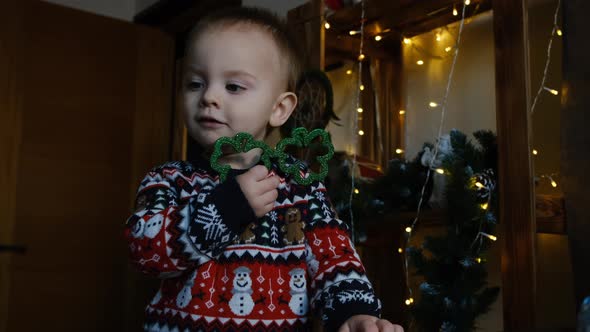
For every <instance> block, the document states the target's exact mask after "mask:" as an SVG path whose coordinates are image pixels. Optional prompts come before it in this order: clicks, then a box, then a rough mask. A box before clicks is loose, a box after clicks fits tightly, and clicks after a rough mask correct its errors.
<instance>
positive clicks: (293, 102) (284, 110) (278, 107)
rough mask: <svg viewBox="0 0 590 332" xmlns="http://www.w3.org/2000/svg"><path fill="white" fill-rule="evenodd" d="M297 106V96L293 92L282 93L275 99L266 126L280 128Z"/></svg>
mask: <svg viewBox="0 0 590 332" xmlns="http://www.w3.org/2000/svg"><path fill="white" fill-rule="evenodd" d="M295 106H297V96H296V95H295V94H294V93H293V92H283V93H281V95H280V96H279V97H278V98H277V102H276V103H275V106H274V108H273V110H272V113H271V115H270V119H269V121H268V124H269V125H270V126H271V127H280V126H282V125H283V123H285V122H287V120H288V119H289V116H291V113H293V111H294V110H295Z"/></svg>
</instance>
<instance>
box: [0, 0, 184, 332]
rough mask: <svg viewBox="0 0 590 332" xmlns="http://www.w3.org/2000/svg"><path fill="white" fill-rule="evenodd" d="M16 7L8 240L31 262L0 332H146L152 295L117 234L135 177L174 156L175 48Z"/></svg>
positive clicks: (108, 24) (122, 26) (38, 6)
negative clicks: (20, 17)
mask: <svg viewBox="0 0 590 332" xmlns="http://www.w3.org/2000/svg"><path fill="white" fill-rule="evenodd" d="M20 5H21V6H23V8H24V9H22V10H23V13H24V18H25V24H24V32H23V35H24V45H23V47H22V49H21V50H20V52H21V54H20V55H21V56H22V57H23V61H22V62H23V64H22V67H21V68H20V69H21V70H20V71H19V73H20V74H21V75H22V78H23V84H22V91H21V92H20V93H21V94H22V100H23V102H22V105H21V106H20V108H17V110H18V114H19V115H20V124H21V125H20V144H19V149H18V160H17V163H18V174H17V180H16V182H17V183H16V190H15V192H13V194H14V197H16V204H15V207H14V215H15V217H14V220H13V229H14V231H13V235H12V238H10V239H9V240H10V241H11V242H13V243H23V244H25V245H26V246H27V248H28V251H27V253H26V254H25V255H18V256H17V255H14V256H12V257H11V262H10V265H9V268H8V271H9V272H8V275H9V277H10V280H9V282H10V284H9V285H10V287H9V291H8V292H7V294H2V295H1V296H0V297H1V298H2V300H3V301H5V303H7V306H6V307H7V316H4V315H3V316H4V317H7V320H6V321H4V322H3V324H5V325H6V329H4V330H3V329H2V324H0V331H9V332H13V331H41V330H43V331H47V330H50V331H130V330H140V322H139V320H140V315H141V312H142V311H143V306H144V305H145V298H146V297H147V296H149V295H151V294H149V293H148V292H147V291H146V290H145V289H144V288H141V287H144V286H145V285H148V284H149V283H146V282H144V283H142V284H140V285H139V286H138V284H137V283H135V282H133V281H135V280H138V277H137V276H135V275H134V273H135V272H134V271H130V269H129V268H128V264H127V254H126V250H125V243H124V241H123V237H122V230H123V225H124V222H125V219H126V218H127V216H128V215H129V213H130V209H131V205H132V197H133V192H134V191H135V189H136V188H137V183H138V181H139V180H140V177H141V176H142V175H143V173H145V172H146V171H147V170H148V169H149V168H150V167H152V166H153V165H155V164H157V163H161V162H163V161H165V160H166V159H168V156H169V150H170V147H169V145H170V128H171V125H170V116H171V110H170V107H169V106H170V105H171V101H172V97H171V96H172V90H171V89H172V85H171V79H172V77H173V74H174V73H173V70H172V68H173V66H172V63H173V60H174V59H173V53H172V52H173V42H172V40H171V38H169V37H168V36H165V35H163V34H162V33H160V32H157V31H155V30H150V29H147V28H144V27H139V26H135V25H133V24H131V23H127V22H122V21H117V20H113V19H109V18H105V17H101V16H97V15H92V14H88V13H84V12H80V11H77V10H73V9H69V8H64V7H60V6H56V5H52V4H48V3H44V2H40V1H24V2H22V3H21V4H20ZM2 16H4V15H2ZM6 220H8V219H6ZM3 268H4V267H3ZM146 293H148V294H146ZM2 320H4V318H2Z"/></svg>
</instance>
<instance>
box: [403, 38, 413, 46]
mask: <svg viewBox="0 0 590 332" xmlns="http://www.w3.org/2000/svg"><path fill="white" fill-rule="evenodd" d="M411 43H412V40H411V39H410V38H404V44H406V45H410V44H411Z"/></svg>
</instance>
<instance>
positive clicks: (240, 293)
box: [229, 266, 254, 316]
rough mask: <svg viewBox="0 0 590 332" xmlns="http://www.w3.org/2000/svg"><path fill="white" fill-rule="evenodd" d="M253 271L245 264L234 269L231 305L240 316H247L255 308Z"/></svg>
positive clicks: (232, 309)
mask: <svg viewBox="0 0 590 332" xmlns="http://www.w3.org/2000/svg"><path fill="white" fill-rule="evenodd" d="M251 272H252V271H251V270H250V269H249V268H247V267H245V266H240V267H238V268H237V269H235V270H234V280H233V289H232V291H231V292H232V294H233V295H232V297H231V300H230V301H229V307H230V309H231V311H232V312H233V313H234V314H236V315H238V316H247V315H249V314H250V313H251V312H252V310H253V309H254V300H253V299H252V279H251V278H250V273H251Z"/></svg>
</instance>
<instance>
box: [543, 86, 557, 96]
mask: <svg viewBox="0 0 590 332" xmlns="http://www.w3.org/2000/svg"><path fill="white" fill-rule="evenodd" d="M543 89H544V90H545V91H547V92H549V93H550V94H552V95H554V96H557V95H558V94H559V91H557V90H555V89H551V88H548V87H546V86H544V87H543Z"/></svg>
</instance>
